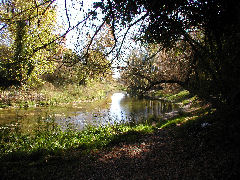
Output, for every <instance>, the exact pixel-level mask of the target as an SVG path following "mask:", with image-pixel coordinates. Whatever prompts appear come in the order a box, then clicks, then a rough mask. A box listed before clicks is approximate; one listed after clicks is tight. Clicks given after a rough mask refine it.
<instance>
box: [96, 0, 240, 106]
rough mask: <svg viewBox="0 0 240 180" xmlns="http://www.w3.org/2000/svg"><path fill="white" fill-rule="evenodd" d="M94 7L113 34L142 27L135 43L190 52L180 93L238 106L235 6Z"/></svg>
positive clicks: (225, 0)
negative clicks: (182, 45)
mask: <svg viewBox="0 0 240 180" xmlns="http://www.w3.org/2000/svg"><path fill="white" fill-rule="evenodd" d="M95 7H100V8H101V9H102V11H103V13H104V14H105V15H106V16H105V17H106V18H108V20H109V24H111V25H112V26H113V27H112V28H113V29H114V28H115V27H118V26H119V25H122V27H126V26H128V29H129V28H131V27H133V26H134V25H136V24H137V23H138V22H139V23H138V24H140V23H142V24H141V25H140V26H139V27H138V28H137V29H138V32H137V33H136V34H135V37H133V36H132V38H135V39H136V40H142V41H143V42H151V43H157V44H161V45H163V46H164V47H167V48H171V47H172V46H174V45H175V44H176V42H178V41H179V39H181V40H183V41H184V42H185V43H186V44H187V45H190V46H191V49H192V51H193V53H192V54H193V56H192V57H193V58H192V59H191V61H190V66H189V68H190V70H191V73H189V75H188V78H187V79H186V81H185V83H184V84H185V85H186V86H185V87H186V88H188V89H189V90H190V91H191V92H193V93H196V94H197V95H198V96H199V97H202V98H204V99H206V100H208V101H210V102H212V104H214V105H215V106H219V105H221V104H228V105H232V106H238V105H239V104H238V103H237V101H236V100H235V99H239V88H240V87H239V84H240V78H239V74H240V72H239V69H240V68H239V67H240V63H239V60H238V57H239V50H238V47H239V42H240V41H239V38H240V36H239V27H240V23H239V22H240V21H239V2H236V1H234V0H230V1H229V0H222V1H219V0H196V1H188V0H182V1H165V0H164V1H158V0H154V1H152V0H146V1H142V0H136V1H132V0H122V1H119V0H110V1H102V2H98V3H96V4H95Z"/></svg>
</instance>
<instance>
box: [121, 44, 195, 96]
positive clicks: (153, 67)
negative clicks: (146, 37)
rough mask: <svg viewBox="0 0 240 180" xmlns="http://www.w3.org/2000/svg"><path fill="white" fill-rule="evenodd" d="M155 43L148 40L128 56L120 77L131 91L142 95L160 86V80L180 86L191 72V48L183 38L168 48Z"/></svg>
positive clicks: (163, 82) (161, 82) (162, 82)
mask: <svg viewBox="0 0 240 180" xmlns="http://www.w3.org/2000/svg"><path fill="white" fill-rule="evenodd" d="M159 46H160V45H155V44H149V45H148V46H147V47H146V49H145V51H144V52H142V53H140V54H139V52H138V51H136V52H134V53H133V54H132V55H131V56H130V57H129V59H128V67H127V69H126V70H125V71H123V75H122V79H123V80H124V82H125V84H126V85H127V86H128V88H129V90H130V91H133V93H135V94H140V95H143V94H144V93H146V92H148V91H150V90H152V89H156V88H157V89H163V87H162V85H163V84H167V83H177V84H180V85H181V86H183V85H184V83H185V82H186V81H187V78H188V76H189V74H190V73H191V68H190V61H191V58H192V57H191V54H192V51H191V48H190V47H189V46H187V45H186V44H185V43H184V42H178V43H177V45H176V46H175V47H174V48H171V49H166V48H163V47H162V48H160V49H161V50H160V51H159ZM160 47H161V46H160ZM151 56H153V57H152V58H149V57H151Z"/></svg>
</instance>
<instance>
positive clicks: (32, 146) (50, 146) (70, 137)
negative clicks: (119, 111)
mask: <svg viewBox="0 0 240 180" xmlns="http://www.w3.org/2000/svg"><path fill="white" fill-rule="evenodd" d="M153 131H154V128H153V127H152V126H150V125H147V124H146V125H145V124H139V125H134V126H131V125H108V126H102V127H92V126H89V127H87V128H86V129H85V130H83V131H77V130H74V129H72V128H68V129H67V130H65V131H63V130H61V129H60V128H59V127H58V126H56V125H55V124H54V123H46V124H42V125H39V126H38V127H36V128H35V129H34V131H33V132H31V134H26V133H22V132H19V131H18V130H17V129H12V130H11V129H7V128H2V129H1V130H0V147H1V149H0V157H1V159H3V160H5V161H19V160H25V159H27V160H39V159H41V158H43V157H46V156H52V155H59V154H60V155H63V154H64V153H66V152H68V151H71V150H77V151H81V152H82V153H87V152H89V151H91V150H93V149H101V148H104V147H109V146H112V145H116V144H119V143H121V142H124V143H131V142H135V141H137V140H138V139H139V137H140V136H141V135H143V134H146V133H151V132H153Z"/></svg>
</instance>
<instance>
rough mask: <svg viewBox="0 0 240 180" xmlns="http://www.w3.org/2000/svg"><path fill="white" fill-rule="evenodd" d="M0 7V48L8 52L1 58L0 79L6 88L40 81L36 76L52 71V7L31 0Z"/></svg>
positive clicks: (15, 1) (53, 27)
mask: <svg viewBox="0 0 240 180" xmlns="http://www.w3.org/2000/svg"><path fill="white" fill-rule="evenodd" d="M0 6H1V7H0V11H1V12H0V14H1V16H0V22H1V25H2V26H3V27H2V28H1V31H2V32H3V34H8V35H7V36H5V37H4V38H5V44H1V47H4V48H5V49H7V51H9V52H11V53H7V54H4V55H3V57H1V61H0V66H1V71H0V74H1V79H3V80H5V81H6V82H5V85H6V86H8V84H9V85H11V84H14V82H19V83H18V84H20V83H28V84H30V85H31V84H32V85H34V84H35V83H39V82H41V80H40V79H39V77H40V76H41V75H42V74H44V73H46V72H51V71H53V69H54V63H53V61H52V57H53V54H54V53H56V50H57V46H56V43H50V42H52V41H53V40H55V39H56V35H54V31H55V30H56V10H55V8H54V7H53V6H51V2H50V1H32V0H28V1H22V0H11V1H6V2H3V3H1V5H0ZM1 34H2V33H1ZM0 50H1V54H2V53H3V52H4V51H3V49H2V48H1V49H0ZM8 82H9V83H8Z"/></svg>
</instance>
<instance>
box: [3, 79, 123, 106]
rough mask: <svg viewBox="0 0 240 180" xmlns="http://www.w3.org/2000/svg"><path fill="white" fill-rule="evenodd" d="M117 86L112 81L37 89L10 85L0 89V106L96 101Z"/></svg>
mask: <svg viewBox="0 0 240 180" xmlns="http://www.w3.org/2000/svg"><path fill="white" fill-rule="evenodd" d="M118 88H119V87H118V84H117V82H114V81H112V82H109V81H104V82H101V81H90V82H89V83H88V84H86V85H77V84H70V85H67V86H63V87H58V88H56V87H54V86H53V85H52V84H50V83H46V84H45V85H44V86H43V87H41V88H38V89H27V88H24V87H22V88H14V87H12V88H10V89H8V90H0V108H7V107H14V108H29V107H46V106H61V105H66V104H69V103H73V102H83V101H96V100H100V99H103V98H105V97H106V96H107V95H108V94H109V93H110V92H112V91H114V90H117V89H118Z"/></svg>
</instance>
